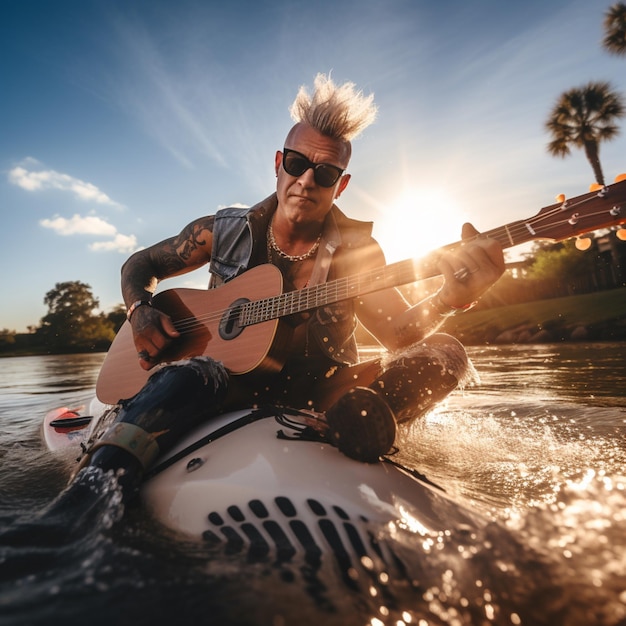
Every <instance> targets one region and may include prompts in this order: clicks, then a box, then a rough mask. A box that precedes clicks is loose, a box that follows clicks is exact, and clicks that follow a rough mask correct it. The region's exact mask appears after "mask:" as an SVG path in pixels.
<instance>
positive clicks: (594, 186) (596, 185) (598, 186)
mask: <svg viewBox="0 0 626 626" xmlns="http://www.w3.org/2000/svg"><path fill="white" fill-rule="evenodd" d="M603 188H604V187H603V186H602V185H601V184H600V183H591V185H589V191H600V190H601V189H603Z"/></svg>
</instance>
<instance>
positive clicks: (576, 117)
mask: <svg viewBox="0 0 626 626" xmlns="http://www.w3.org/2000/svg"><path fill="white" fill-rule="evenodd" d="M625 108H626V107H625V105H624V101H623V98H622V96H621V95H620V94H619V93H617V92H615V91H613V90H612V88H611V85H610V84H609V83H606V82H599V83H594V82H591V83H589V84H588V85H585V86H584V87H579V88H575V89H570V90H569V91H566V92H565V93H563V94H561V96H560V97H559V99H558V100H557V102H556V104H555V106H554V108H553V109H552V112H551V113H550V116H549V118H548V121H547V122H546V129H547V130H548V132H550V133H551V135H552V137H553V139H552V141H551V142H550V143H549V144H548V146H547V149H548V152H549V153H550V154H552V155H553V156H559V157H563V158H564V157H566V156H568V155H569V154H570V152H571V148H572V147H574V148H583V149H584V150H585V155H586V156H587V159H588V160H589V163H591V167H592V168H593V173H594V175H595V177H596V181H597V182H598V183H599V184H600V185H602V186H604V175H603V173H602V167H601V165H600V158H599V146H600V143H601V142H602V141H610V140H611V139H614V138H615V137H616V136H617V135H618V134H619V128H618V126H617V125H616V121H617V120H618V119H619V118H620V117H623V115H624V112H625Z"/></svg>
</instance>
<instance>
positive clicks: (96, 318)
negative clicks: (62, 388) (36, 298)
mask: <svg viewBox="0 0 626 626" xmlns="http://www.w3.org/2000/svg"><path fill="white" fill-rule="evenodd" d="M44 304H46V305H48V313H47V315H45V316H44V317H43V318H42V320H41V326H40V327H39V329H38V330H37V334H38V335H39V337H40V338H41V339H42V340H43V341H44V342H45V344H46V345H47V346H48V347H50V348H52V349H56V350H79V349H80V350H84V349H93V348H94V347H99V346H101V345H102V344H106V343H108V342H111V341H112V340H113V337H114V335H115V333H114V332H113V324H112V322H110V321H109V320H108V319H107V318H106V316H105V315H104V314H103V313H100V314H97V315H96V314H94V310H95V309H97V308H98V305H99V302H98V300H97V299H96V298H95V297H94V296H93V294H92V292H91V287H90V286H89V285H86V284H85V283H82V282H80V281H70V282H64V283H57V284H56V285H55V287H54V289H51V290H50V291H48V293H47V294H46V296H45V298H44Z"/></svg>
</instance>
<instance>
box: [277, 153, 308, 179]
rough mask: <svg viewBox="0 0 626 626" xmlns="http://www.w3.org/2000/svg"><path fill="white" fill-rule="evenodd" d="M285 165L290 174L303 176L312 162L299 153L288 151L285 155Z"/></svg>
mask: <svg viewBox="0 0 626 626" xmlns="http://www.w3.org/2000/svg"><path fill="white" fill-rule="evenodd" d="M283 167H284V168H285V172H287V174H289V176H302V174H304V172H305V171H306V170H307V169H308V168H309V167H310V164H309V162H308V161H307V160H306V159H303V158H302V157H301V156H299V155H298V154H294V153H293V152H286V153H285V155H284V156H283Z"/></svg>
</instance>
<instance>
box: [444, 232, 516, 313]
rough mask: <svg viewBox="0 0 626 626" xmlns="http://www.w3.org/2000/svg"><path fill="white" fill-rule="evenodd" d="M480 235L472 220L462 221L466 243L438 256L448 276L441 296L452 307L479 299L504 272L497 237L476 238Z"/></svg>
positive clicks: (461, 305)
mask: <svg viewBox="0 0 626 626" xmlns="http://www.w3.org/2000/svg"><path fill="white" fill-rule="evenodd" d="M477 235H479V232H478V231H477V230H476V229H475V228H474V227H473V226H472V225H471V224H463V231H462V238H463V240H464V241H467V243H464V244H463V245H462V246H459V247H458V248H456V249H454V250H452V251H451V252H446V253H444V254H442V255H441V257H440V259H439V262H438V266H439V269H440V271H441V273H442V274H443V276H444V279H445V281H444V284H443V287H442V288H441V291H440V293H439V298H440V299H441V301H442V302H443V303H444V304H446V305H448V306H450V307H453V308H463V307H466V306H468V305H470V304H471V303H473V302H474V301H476V300H478V298H480V296H482V294H483V293H485V291H487V289H489V287H491V285H493V284H494V283H495V282H496V281H497V280H498V279H499V278H500V276H502V274H503V273H504V255H503V253H502V247H501V246H500V244H499V243H498V242H497V241H495V240H494V239H488V238H485V239H481V238H475V237H476V236H477ZM470 240H471V241H470Z"/></svg>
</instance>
